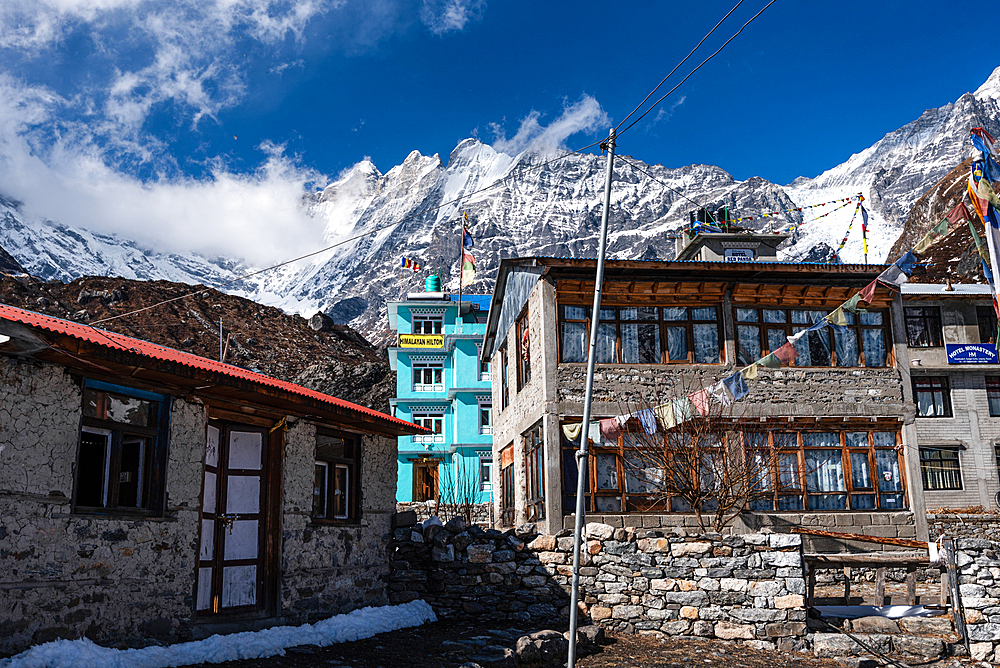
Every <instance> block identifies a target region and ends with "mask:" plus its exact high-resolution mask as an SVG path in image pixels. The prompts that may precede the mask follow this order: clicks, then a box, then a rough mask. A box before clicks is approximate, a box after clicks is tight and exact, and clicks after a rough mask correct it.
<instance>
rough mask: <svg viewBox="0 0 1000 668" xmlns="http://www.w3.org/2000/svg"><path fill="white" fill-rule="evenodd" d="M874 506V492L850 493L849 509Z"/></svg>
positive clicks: (865, 508) (867, 508)
mask: <svg viewBox="0 0 1000 668" xmlns="http://www.w3.org/2000/svg"><path fill="white" fill-rule="evenodd" d="M874 507H875V495H874V494H851V510H871V509H872V508H874Z"/></svg>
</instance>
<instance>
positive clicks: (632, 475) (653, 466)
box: [624, 450, 664, 494]
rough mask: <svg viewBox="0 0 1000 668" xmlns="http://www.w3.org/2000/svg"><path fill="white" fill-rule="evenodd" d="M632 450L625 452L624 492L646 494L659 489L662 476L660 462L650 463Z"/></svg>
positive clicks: (646, 458) (645, 457) (647, 458)
mask: <svg viewBox="0 0 1000 668" xmlns="http://www.w3.org/2000/svg"><path fill="white" fill-rule="evenodd" d="M650 460H651V458H650V457H648V456H643V455H642V454H640V453H637V452H635V451H634V450H632V451H630V450H625V462H624V466H625V491H626V492H629V493H631V494H648V493H651V492H655V491H657V490H658V489H660V486H661V485H662V484H663V480H664V474H663V468H662V466H659V465H658V464H660V462H656V461H650Z"/></svg>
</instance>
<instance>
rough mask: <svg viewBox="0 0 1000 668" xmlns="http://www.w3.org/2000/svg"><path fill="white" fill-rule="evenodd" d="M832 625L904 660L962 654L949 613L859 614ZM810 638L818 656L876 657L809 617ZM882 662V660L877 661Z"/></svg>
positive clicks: (876, 648) (935, 658)
mask: <svg viewBox="0 0 1000 668" xmlns="http://www.w3.org/2000/svg"><path fill="white" fill-rule="evenodd" d="M825 621H827V622H829V623H830V624H832V625H833V626H835V627H837V628H839V629H842V630H843V631H846V632H849V633H850V634H851V635H853V636H855V637H856V638H857V639H858V640H860V641H861V642H862V643H863V644H864V645H867V646H868V648H871V650H874V652H877V653H878V654H885V655H889V656H893V657H895V658H899V659H902V660H903V661H907V660H909V661H934V660H937V659H943V658H945V657H949V656H965V655H966V654H967V652H966V650H965V645H964V644H963V643H961V642H959V641H958V634H957V633H955V629H954V625H953V624H952V620H951V617H950V616H949V615H942V616H939V617H904V618H901V619H889V618H887V617H861V618H859V619H828V620H825ZM809 630H810V633H809V640H810V643H811V644H812V648H813V653H814V654H815V655H816V656H817V657H819V658H835V659H844V658H847V657H856V658H861V659H864V658H877V657H876V656H875V655H874V654H873V652H872V651H870V650H869V649H868V648H866V647H863V646H862V645H861V644H859V643H858V642H856V641H855V640H854V639H852V638H851V637H850V636H848V635H846V634H845V633H840V632H837V631H834V630H833V629H831V628H830V627H828V626H826V625H824V624H822V623H821V622H820V621H819V620H817V619H809ZM880 663H881V662H880Z"/></svg>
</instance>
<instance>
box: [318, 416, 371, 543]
mask: <svg viewBox="0 0 1000 668" xmlns="http://www.w3.org/2000/svg"><path fill="white" fill-rule="evenodd" d="M321 438H330V439H342V440H343V441H344V453H345V454H344V455H343V456H340V457H338V456H332V455H324V454H322V453H320V451H319V450H320V448H321V447H322V445H321V444H320V439H321ZM348 443H349V444H350V450H348V447H347V445H348ZM348 452H349V453H350V454H348ZM315 459H316V472H315V473H316V476H317V477H318V476H320V475H321V471H322V475H323V477H324V480H323V482H324V489H325V494H324V495H323V497H324V498H323V500H322V502H321V503H322V505H323V512H322V514H320V513H319V512H318V509H317V503H316V495H317V491H316V490H317V488H316V484H315V481H314V484H313V508H312V512H311V518H312V521H313V522H316V523H321V524H357V523H358V522H360V521H361V496H362V494H363V490H362V489H361V437H360V436H359V435H358V434H349V433H346V432H338V431H328V430H326V429H321V430H317V433H316V455H315ZM338 470H345V471H346V475H345V480H346V483H347V489H346V491H345V496H346V499H347V500H346V502H345V503H344V513H343V514H342V515H338V514H336V513H335V510H334V500H335V499H334V497H335V494H333V493H331V490H333V489H334V481H335V479H336V473H337V471H338Z"/></svg>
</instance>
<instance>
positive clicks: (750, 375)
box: [740, 362, 757, 380]
mask: <svg viewBox="0 0 1000 668" xmlns="http://www.w3.org/2000/svg"><path fill="white" fill-rule="evenodd" d="M740 373H741V374H743V377H744V378H746V379H747V380H755V379H756V378H757V363H756V362H754V363H753V364H751V365H749V366H745V367H743V368H742V369H740Z"/></svg>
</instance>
